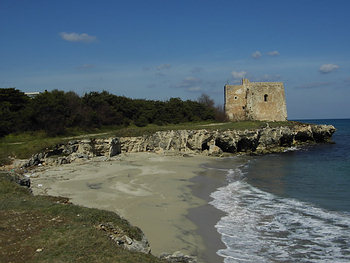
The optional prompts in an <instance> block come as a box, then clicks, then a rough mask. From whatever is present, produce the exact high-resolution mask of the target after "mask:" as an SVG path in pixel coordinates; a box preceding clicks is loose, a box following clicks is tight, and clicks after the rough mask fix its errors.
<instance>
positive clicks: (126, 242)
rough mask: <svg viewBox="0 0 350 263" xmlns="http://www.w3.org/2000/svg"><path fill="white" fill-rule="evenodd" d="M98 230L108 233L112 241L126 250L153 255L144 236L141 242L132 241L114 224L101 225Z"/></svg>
mask: <svg viewBox="0 0 350 263" xmlns="http://www.w3.org/2000/svg"><path fill="white" fill-rule="evenodd" d="M96 228H97V229H98V230H101V231H104V232H106V234H107V235H108V237H109V238H110V239H111V240H113V241H114V242H115V243H116V244H117V245H118V246H121V247H123V248H124V249H127V250H130V251H135V252H141V253H145V254H149V253H151V247H150V245H149V243H148V240H147V239H146V237H145V236H144V235H142V239H141V241H138V240H135V239H132V238H131V237H129V236H127V235H126V234H125V233H124V231H123V230H122V229H120V228H118V227H116V226H114V225H113V224H112V223H106V224H99V225H98V226H97V227H96Z"/></svg>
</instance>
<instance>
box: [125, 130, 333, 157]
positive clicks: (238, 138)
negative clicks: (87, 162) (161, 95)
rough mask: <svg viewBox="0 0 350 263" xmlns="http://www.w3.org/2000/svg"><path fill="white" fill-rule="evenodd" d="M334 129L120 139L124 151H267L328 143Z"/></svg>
mask: <svg viewBox="0 0 350 263" xmlns="http://www.w3.org/2000/svg"><path fill="white" fill-rule="evenodd" d="M335 130H336V129H335V128H334V126H332V125H307V124H305V125H298V126H295V127H292V128H291V127H278V128H271V127H266V128H262V129H256V130H244V131H240V130H226V131H218V130H214V131H208V130H204V129H203V130H179V131H161V132H156V133H155V134H152V135H145V136H140V137H124V138H121V139H120V142H121V151H122V152H144V151H160V150H161V151H179V152H184V153H204V154H207V155H214V156H217V155H220V154H222V153H225V152H226V153H239V152H246V153H257V154H259V153H266V152H279V151H281V150H282V149H283V148H285V147H291V146H297V145H300V144H304V143H315V142H328V141H330V139H331V137H332V135H333V133H334V132H335Z"/></svg>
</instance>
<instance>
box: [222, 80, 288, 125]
mask: <svg viewBox="0 0 350 263" xmlns="http://www.w3.org/2000/svg"><path fill="white" fill-rule="evenodd" d="M225 112H226V115H227V116H228V118H229V119H230V120H233V121H239V120H261V121H262V120H266V121H286V120H287V107H286V97H285V94H284V86H283V83H282V82H250V81H249V80H248V79H242V84H241V85H225Z"/></svg>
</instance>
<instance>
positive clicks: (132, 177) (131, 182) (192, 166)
mask: <svg viewBox="0 0 350 263" xmlns="http://www.w3.org/2000/svg"><path fill="white" fill-rule="evenodd" d="M211 161H213V158H210V157H203V156H192V157H182V156H167V155H158V154H155V153H133V154H122V155H119V156H117V157H114V158H112V160H109V161H101V159H99V158H95V159H92V160H89V161H87V162H82V163H72V164H66V165H61V166H56V167H50V168H48V169H47V168H41V169H42V170H37V171H36V172H35V174H33V176H32V178H31V180H32V189H33V193H34V194H49V195H55V196H65V197H68V198H70V200H71V201H72V202H73V203H74V204H79V205H83V206H87V207H94V208H99V209H106V210H110V211H114V212H116V213H118V214H119V215H121V216H123V217H124V218H126V219H127V220H128V221H129V222H130V223H131V224H133V225H136V226H138V227H140V228H141V229H142V231H143V232H144V233H145V235H146V237H147V238H148V240H149V242H150V244H151V248H152V253H153V254H155V255H159V254H161V253H162V252H175V251H181V252H183V253H185V254H188V255H196V256H198V257H199V259H200V261H199V262H213V260H215V262H220V258H219V257H218V256H217V255H216V251H217V249H219V248H221V247H223V244H221V241H220V236H219V234H218V233H217V232H216V230H215V227H214V225H215V223H216V222H217V221H218V220H219V218H220V216H221V212H220V211H218V210H216V209H215V208H214V207H212V206H210V205H208V200H209V199H207V200H206V199H205V196H207V197H208V198H209V194H210V193H211V192H212V191H214V190H215V188H216V187H218V186H220V185H222V184H223V182H224V177H223V176H220V177H218V178H215V177H213V175H212V174H207V173H205V172H204V171H205V168H204V167H203V165H204V164H205V163H209V162H211Z"/></svg>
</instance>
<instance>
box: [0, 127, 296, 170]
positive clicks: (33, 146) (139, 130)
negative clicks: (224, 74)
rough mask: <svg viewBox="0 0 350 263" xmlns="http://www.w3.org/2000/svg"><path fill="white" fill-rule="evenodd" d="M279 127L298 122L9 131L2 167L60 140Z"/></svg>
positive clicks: (0, 152) (1, 142) (2, 144)
mask: <svg viewBox="0 0 350 263" xmlns="http://www.w3.org/2000/svg"><path fill="white" fill-rule="evenodd" d="M267 123H268V125H269V126H270V127H278V126H294V125H295V124H296V122H291V121H286V122H263V121H240V122H225V123H216V122H190V123H181V124H169V125H164V126H157V125H154V124H150V125H147V126H146V127H136V126H129V127H102V128H101V129H95V130H91V131H83V130H77V129H74V130H68V131H67V134H66V135H64V136H57V137H49V136H47V135H46V133H45V132H43V131H36V132H27V133H20V134H10V135H7V136H5V137H3V138H0V166H1V165H4V164H8V163H10V161H11V160H10V158H9V156H11V157H13V158H18V159H27V158H29V157H30V156H31V155H32V154H34V153H38V152H41V151H43V150H45V149H46V148H50V147H52V146H54V145H56V144H59V143H65V142H67V141H69V140H72V139H75V138H76V139H82V138H85V137H89V138H106V137H114V136H115V137H128V136H141V135H145V134H153V133H155V132H157V131H166V130H200V129H208V130H216V129H218V130H228V129H236V130H245V129H257V128H262V127H266V125H267Z"/></svg>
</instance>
